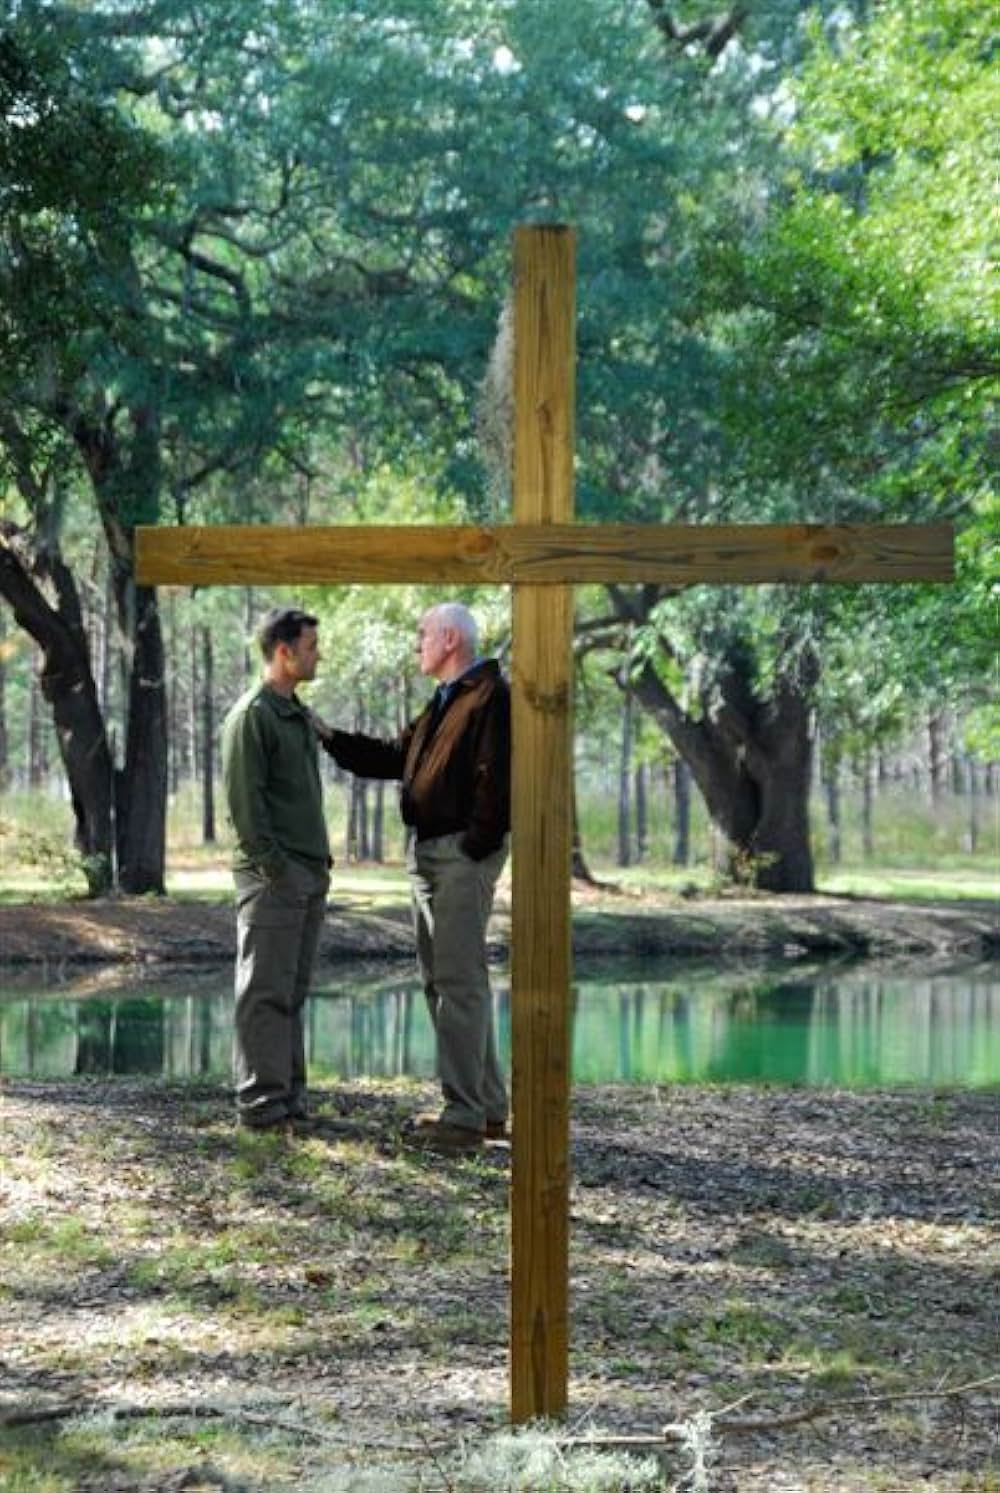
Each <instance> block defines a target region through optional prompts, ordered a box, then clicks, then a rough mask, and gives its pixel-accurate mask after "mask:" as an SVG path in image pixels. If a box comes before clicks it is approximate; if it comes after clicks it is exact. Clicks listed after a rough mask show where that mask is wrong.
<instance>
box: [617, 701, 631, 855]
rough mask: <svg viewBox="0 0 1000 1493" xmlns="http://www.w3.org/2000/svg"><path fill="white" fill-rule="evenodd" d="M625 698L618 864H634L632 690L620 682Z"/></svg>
mask: <svg viewBox="0 0 1000 1493" xmlns="http://www.w3.org/2000/svg"><path fill="white" fill-rule="evenodd" d="M619 683H620V684H621V687H622V691H623V696H624V709H623V711H622V728H621V741H620V745H619V755H618V864H619V866H630V865H631V864H632V822H631V821H632V690H631V688H630V687H629V683H628V680H627V679H624V680H619Z"/></svg>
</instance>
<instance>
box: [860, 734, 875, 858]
mask: <svg viewBox="0 0 1000 1493" xmlns="http://www.w3.org/2000/svg"><path fill="white" fill-rule="evenodd" d="M861 854H862V856H863V858H864V859H865V860H866V861H870V860H874V858H875V775H874V773H873V772H872V758H871V753H870V752H866V753H865V756H864V760H863V761H862V764H861Z"/></svg>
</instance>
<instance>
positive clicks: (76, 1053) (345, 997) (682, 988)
mask: <svg viewBox="0 0 1000 1493" xmlns="http://www.w3.org/2000/svg"><path fill="white" fill-rule="evenodd" d="M638 973H640V974H641V978H636V974H637V971H636V970H635V969H634V968H633V967H629V966H626V965H624V964H622V965H619V966H617V967H615V966H614V965H613V964H608V963H605V964H604V965H603V966H601V967H599V968H597V969H595V970H593V971H588V970H587V969H585V968H584V969H582V970H579V971H578V984H577V986H576V991H575V996H574V1020H573V1066H574V1077H575V1079H576V1081H577V1082H582V1083H588V1082H589V1083H613V1082H627V1083H648V1082H660V1083H666V1082H691V1081H697V1082H713V1083H719V1082H766V1083H785V1084H812V1085H823V1084H838V1085H855V1086H863V1085H873V1084H879V1085H891V1084H899V1083H915V1084H931V1085H952V1084H959V1085H969V1086H978V1085H985V1084H993V1083H997V1082H998V1081H1000V974H998V972H997V970H996V968H995V967H994V966H989V965H985V966H979V967H970V968H967V969H963V970H952V971H948V972H935V973H934V974H933V975H927V974H923V973H920V972H916V971H909V972H908V971H906V970H899V969H893V970H891V971H887V970H884V969H878V968H877V967H871V966H869V967H866V966H864V965H856V966H853V967H852V968H849V969H845V968H843V967H839V968H837V969H836V970H826V971H824V970H823V968H822V967H814V968H810V969H808V970H792V969H788V968H779V969H773V968H770V969H769V968H766V967H762V966H756V967H746V966H741V967H740V968H738V969H733V968H728V969H727V968H720V967H718V966H711V967H707V966H693V965H692V964H690V963H687V964H684V963H677V962H675V963H669V962H665V961H658V962H655V963H654V962H653V961H649V962H647V963H646V964H645V965H644V966H643V967H642V969H641V971H640V972H638ZM495 983H496V987H497V994H496V1000H497V1022H498V1031H499V1037H500V1042H501V1047H502V1049H503V1051H504V1052H505V1053H509V1050H510V998H509V990H508V988H507V986H506V983H505V981H504V980H503V979H498V980H497V981H496V982H495ZM306 1040H307V1048H308V1052H309V1063H310V1071H311V1073H312V1074H313V1075H314V1076H315V1077H316V1078H317V1079H321V1078H324V1077H325V1078H342V1079H343V1078H357V1077H392V1076H396V1075H401V1074H407V1075H410V1076H413V1077H419V1078H430V1077H432V1076H433V1073H434V1041H433V1033H432V1031H431V1026H430V1022H429V1020H428V1017H427V1012H426V1009H425V1006H424V1001H423V996H422V994H421V992H420V990H419V987H418V985H417V983H416V981H415V980H414V979H411V978H410V976H409V972H408V971H404V973H402V974H400V973H399V972H398V971H396V972H395V973H393V974H391V975H388V976H387V975H386V974H385V973H384V972H381V973H377V974H374V975H373V973H372V971H371V967H370V966H369V967H366V968H365V969H359V970H350V969H345V970H344V971H343V972H340V971H338V978H337V979H336V981H330V982H328V983H327V984H325V985H324V986H322V987H321V988H320V989H319V990H317V992H316V994H315V995H314V996H313V998H312V1000H311V1001H310V1003H309V1006H308V1010H307V1023H306ZM231 1049H232V994H231V987H230V983H229V978H228V974H226V975H217V976H212V977H208V978H206V977H200V978H199V979H198V980H197V981H196V982H195V983H194V984H193V985H192V983H191V982H190V981H188V982H187V983H186V984H184V986H183V987H182V986H181V985H180V982H179V981H178V980H177V979H174V980H172V981H170V980H166V981H161V982H160V983H158V984H146V985H144V986H142V987H139V988H137V987H131V988H126V989H122V988H102V989H100V990H98V991H97V992H95V993H93V994H84V995H79V994H78V995H75V996H74V995H73V993H72V992H67V991H65V990H59V989H58V988H55V989H53V988H49V989H47V990H38V989H29V990H21V991H18V992H12V993H11V994H10V995H8V996H6V997H5V998H3V999H2V1000H0V1073H3V1074H25V1075H32V1076H36V1077H41V1076H50V1077H56V1076H70V1075H74V1074H112V1073H144V1074H162V1075H163V1076H164V1077H169V1078H205V1077H212V1078H226V1077H228V1074H229V1071H230V1062H231Z"/></svg>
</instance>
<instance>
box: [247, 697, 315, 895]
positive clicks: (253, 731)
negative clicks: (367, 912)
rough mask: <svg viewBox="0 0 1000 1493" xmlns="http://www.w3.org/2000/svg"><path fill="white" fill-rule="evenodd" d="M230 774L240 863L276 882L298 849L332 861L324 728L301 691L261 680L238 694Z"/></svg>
mask: <svg viewBox="0 0 1000 1493" xmlns="http://www.w3.org/2000/svg"><path fill="white" fill-rule="evenodd" d="M222 772H223V778H224V780H225V787H226V801H227V804H228V807H229V817H230V820H231V821H232V825H233V828H234V830H235V832H236V850H235V853H234V864H235V866H236V868H237V869H244V868H247V867H253V868H255V869H256V870H258V871H260V872H262V873H263V874H264V875H265V876H267V877H268V878H269V879H272V880H273V879H275V878H277V877H279V876H280V875H281V874H282V872H283V871H284V870H285V867H286V862H287V859H288V857H289V856H290V855H291V856H296V857H298V858H301V859H305V860H309V861H319V862H322V864H323V865H324V866H326V865H329V863H330V841H329V838H328V836H327V832H326V820H325V819H324V817H323V789H322V785H321V783H320V776H319V762H318V754H317V745H316V734H315V732H314V730H313V726H312V722H311V720H310V717H309V714H308V712H307V711H306V709H305V707H304V706H303V705H302V704H301V703H300V701H299V700H298V699H297V698H296V697H295V695H292V696H291V698H288V699H286V697H285V696H284V695H280V694H278V692H277V691H276V690H273V689H271V688H270V687H269V686H268V685H266V684H258V685H255V686H254V688H253V689H251V690H248V691H247V693H246V694H245V695H243V696H242V697H241V698H240V699H239V700H237V702H236V704H235V705H234V706H233V708H232V709H231V710H230V712H229V714H228V715H227V716H226V719H225V722H224V723H223V727H222Z"/></svg>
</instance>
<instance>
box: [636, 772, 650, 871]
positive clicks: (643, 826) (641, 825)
mask: <svg viewBox="0 0 1000 1493" xmlns="http://www.w3.org/2000/svg"><path fill="white" fill-rule="evenodd" d="M648 854H649V768H648V766H647V765H646V763H645V762H640V763H639V766H638V767H637V768H636V770H635V858H636V860H637V861H642V860H645V858H646V856H647V855H648Z"/></svg>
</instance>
